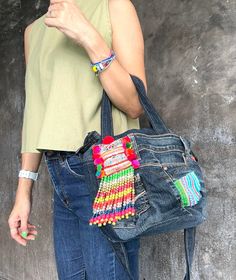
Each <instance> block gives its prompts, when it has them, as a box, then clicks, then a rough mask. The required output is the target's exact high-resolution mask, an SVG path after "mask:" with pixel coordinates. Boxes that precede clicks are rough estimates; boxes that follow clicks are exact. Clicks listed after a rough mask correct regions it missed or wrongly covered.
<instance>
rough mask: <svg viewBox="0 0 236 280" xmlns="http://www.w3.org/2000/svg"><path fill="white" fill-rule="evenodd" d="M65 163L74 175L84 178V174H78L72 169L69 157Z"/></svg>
mask: <svg viewBox="0 0 236 280" xmlns="http://www.w3.org/2000/svg"><path fill="white" fill-rule="evenodd" d="M65 165H66V166H65V167H66V169H67V170H68V171H69V172H70V173H71V174H72V175H74V176H76V177H79V178H84V175H81V174H77V173H76V172H75V171H74V170H72V169H71V167H70V165H69V162H68V160H67V158H65Z"/></svg>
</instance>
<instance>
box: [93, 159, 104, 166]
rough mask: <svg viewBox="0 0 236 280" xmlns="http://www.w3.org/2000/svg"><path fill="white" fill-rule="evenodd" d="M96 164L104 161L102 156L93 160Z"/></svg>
mask: <svg viewBox="0 0 236 280" xmlns="http://www.w3.org/2000/svg"><path fill="white" fill-rule="evenodd" d="M93 163H94V164H96V165H98V164H100V163H103V159H102V158H96V159H95V160H94V161H93Z"/></svg>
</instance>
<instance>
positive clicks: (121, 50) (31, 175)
mask: <svg viewBox="0 0 236 280" xmlns="http://www.w3.org/2000/svg"><path fill="white" fill-rule="evenodd" d="M24 42H25V61H26V65H27V67H26V77H25V78H26V79H25V89H26V101H25V110H24V120H23V127H22V148H21V155H22V165H21V171H20V172H19V181H18V188H17V192H16V199H15V204H14V207H13V209H12V212H11V214H10V216H9V219H8V223H9V227H10V233H11V237H12V238H13V239H14V240H15V241H17V242H18V243H19V244H21V245H24V246H26V244H27V242H28V240H34V239H35V236H36V235H37V229H36V227H35V226H34V225H32V224H31V223H30V222H29V214H30V210H31V195H32V186H33V183H34V181H35V180H36V179H37V175H38V172H37V171H38V168H39V165H40V162H41V158H42V155H43V154H44V155H45V162H46V163H47V167H48V171H49V175H50V178H51V182H52V184H53V190H54V200H53V203H54V204H53V209H54V211H53V238H54V249H55V258H56V265H57V271H58V276H59V279H92V280H96V279H98V280H103V279H107V280H112V279H122V280H126V279H134V280H136V279H138V249H139V246H140V244H139V240H138V239H137V240H132V241H129V242H126V243H125V244H123V245H121V246H124V249H125V253H124V256H123V257H121V256H120V254H118V251H117V250H116V249H115V248H114V247H113V246H111V244H110V243H109V241H108V240H107V239H106V237H105V236H104V235H103V234H102V232H101V230H100V229H99V227H97V226H95V225H92V226H91V225H89V223H88V220H89V218H91V215H92V201H91V199H90V195H89V191H88V187H87V185H86V181H85V176H84V173H83V170H82V168H81V162H79V160H78V157H77V156H75V154H74V152H75V151H76V150H77V149H78V148H79V147H80V146H82V145H83V140H84V138H85V136H86V133H87V132H89V131H91V130H97V131H100V113H101V111H100V109H101V106H100V105H101V98H102V89H105V91H106V93H107V94H108V96H109V98H110V100H111V102H112V115H113V125H114V133H115V134H119V133H122V132H123V131H126V130H127V129H130V128H139V119H138V117H139V116H140V115H141V114H142V113H143V109H142V106H141V104H140V102H139V98H138V94H137V92H136V88H135V86H134V84H133V82H132V80H131V78H130V75H129V73H132V74H134V75H136V76H138V77H139V78H141V79H142V80H143V82H144V85H145V87H147V85H146V77H145V67H144V42H143V35H142V30H141V27H140V23H139V19H138V16H137V13H136V11H135V8H134V6H133V4H132V3H131V2H130V1H129V0H119V1H117V0H93V1H85V0H76V1H75V0H64V1H63V0H51V1H50V5H49V8H48V12H47V13H46V14H44V15H43V16H41V17H40V18H38V19H36V20H35V21H34V22H33V23H32V24H30V25H29V26H28V27H27V28H26V30H25V35H24ZM103 60H106V62H107V64H106V66H104V65H103V66H101V65H102V61H103ZM95 63H99V64H97V67H93V68H92V66H94V64H95ZM99 66H100V68H99ZM102 67H104V68H103V69H102ZM93 71H95V72H96V71H97V72H96V75H95V73H94V72H93ZM118 245H120V244H118ZM121 248H122V247H121ZM119 252H120V251H119ZM125 256H126V259H127V260H128V261H127V260H126V262H125V259H124V257H125Z"/></svg>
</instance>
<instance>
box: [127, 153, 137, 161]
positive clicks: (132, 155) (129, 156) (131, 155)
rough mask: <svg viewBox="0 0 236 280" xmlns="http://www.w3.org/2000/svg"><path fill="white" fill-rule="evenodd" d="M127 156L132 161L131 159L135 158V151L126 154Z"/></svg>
mask: <svg viewBox="0 0 236 280" xmlns="http://www.w3.org/2000/svg"><path fill="white" fill-rule="evenodd" d="M127 158H128V160H130V161H132V160H133V159H136V158H137V156H136V154H135V153H133V154H130V155H128V156H127Z"/></svg>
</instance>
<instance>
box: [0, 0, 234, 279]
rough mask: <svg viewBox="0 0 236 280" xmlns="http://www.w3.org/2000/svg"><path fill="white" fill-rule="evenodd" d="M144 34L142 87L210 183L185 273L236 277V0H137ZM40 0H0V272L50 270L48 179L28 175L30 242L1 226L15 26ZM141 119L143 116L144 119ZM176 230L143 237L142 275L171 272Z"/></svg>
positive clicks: (20, 64)
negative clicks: (31, 179)
mask: <svg viewBox="0 0 236 280" xmlns="http://www.w3.org/2000/svg"><path fill="white" fill-rule="evenodd" d="M133 3H134V5H135V7H136V9H137V12H138V15H139V17H140V21H141V24H142V28H143V32H144V37H145V60H146V61H145V64H146V71H147V79H148V95H149V96H150V98H151V99H152V101H153V102H154V104H155V106H156V108H157V109H158V111H159V112H160V114H161V115H162V117H163V119H164V120H165V121H166V123H167V125H168V126H169V127H170V128H172V129H173V130H174V131H175V132H176V133H179V134H182V135H184V136H186V137H188V138H189V139H190V140H192V143H193V148H194V150H195V152H196V154H197V155H198V157H199V161H200V163H201V164H202V167H203V171H204V175H205V179H206V184H207V188H208V194H209V197H208V215H209V217H208V221H207V222H205V223H204V224H202V225H201V226H200V227H199V228H198V231H197V240H196V252H195V259H194V264H193V280H209V279H215V280H222V279H223V280H235V279H236V241H235V232H236V230H235V227H236V221H235V216H236V213H235V212H236V210H235V209H236V202H235V201H236V200H235V198H236V192H235V190H236V184H235V181H236V167H235V166H236V139H235V135H236V121H235V118H236V99H235V97H236V86H235V80H236V78H235V76H236V48H235V45H236V36H235V35H236V1H235V0H232V1H229V0H227V1H217V0H212V1H191V0H189V1H187V0H174V1H173V0H165V1H160V0H155V1H154V0H148V1H141V0H135V1H134V2H133ZM46 9H47V3H45V2H44V3H43V2H42V1H39V0H38V1H29V0H24V1H20V0H12V1H10V0H8V1H5V2H4V3H3V2H2V3H1V4H0V11H1V12H0V27H1V28H0V54H1V59H0V66H1V67H0V69H1V70H0V71H1V75H0V101H1V102H0V120H1V121H0V141H1V144H0V152H1V169H0V178H1V184H0V213H1V216H0V219H1V220H0V250H1V255H2V257H1V258H0V279H8V280H9V279H23V280H28V279H34V280H39V279H42V280H44V279H50V280H54V279H57V277H56V271H55V262H54V258H53V247H52V232H51V230H52V228H51V213H52V210H51V209H52V208H51V206H52V198H51V195H52V187H51V185H50V182H49V178H48V176H47V173H46V168H45V165H44V162H42V165H41V167H40V170H39V172H40V173H41V174H43V173H45V175H42V176H41V177H40V180H39V181H38V182H37V183H36V184H35V185H34V190H33V208H32V212H31V216H30V221H31V222H32V223H34V224H36V225H37V227H38V231H39V236H38V238H37V241H31V242H30V243H29V244H28V247H26V248H25V247H23V246H20V245H18V244H17V243H16V242H15V241H13V240H12V239H11V238H10V236H9V230H8V225H7V218H8V215H9V213H10V211H11V207H12V204H13V201H14V196H15V190H16V186H17V171H18V169H19V159H20V129H21V123H22V113H23V106H24V57H23V41H22V40H23V30H24V27H25V25H26V24H28V23H30V22H31V21H32V20H33V19H34V18H37V17H39V16H40V15H41V14H42V13H44V12H45V11H46ZM142 123H144V119H142ZM184 269H185V261H184V251H183V239H182V232H178V233H171V234H163V235H160V236H155V237H146V238H144V239H142V247H141V250H140V275H141V276H140V279H141V280H143V279H146V280H160V279H161V280H170V279H171V280H179V279H183V274H184Z"/></svg>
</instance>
